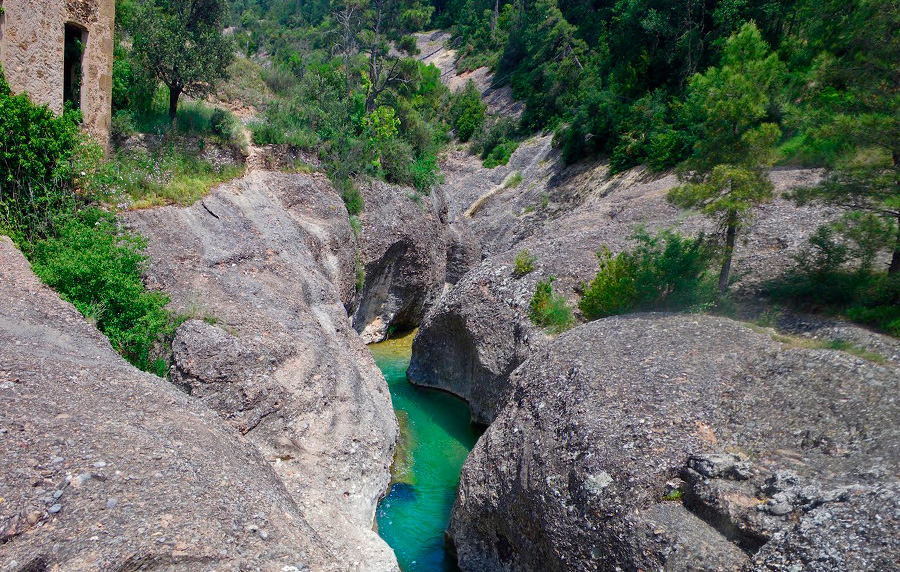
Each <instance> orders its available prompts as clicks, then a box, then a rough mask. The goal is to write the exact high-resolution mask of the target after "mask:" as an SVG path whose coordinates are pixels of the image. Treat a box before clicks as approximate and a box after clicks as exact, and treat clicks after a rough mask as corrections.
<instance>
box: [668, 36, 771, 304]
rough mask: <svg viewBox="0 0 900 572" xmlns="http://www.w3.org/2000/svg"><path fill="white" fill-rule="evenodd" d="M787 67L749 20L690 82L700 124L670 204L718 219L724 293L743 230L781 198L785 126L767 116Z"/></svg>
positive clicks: (692, 104)
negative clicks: (779, 156) (777, 192)
mask: <svg viewBox="0 0 900 572" xmlns="http://www.w3.org/2000/svg"><path fill="white" fill-rule="evenodd" d="M781 76H782V64H781V63H780V62H779V61H778V57H777V56H776V55H775V54H772V53H771V52H770V50H769V47H768V45H766V43H765V41H764V40H763V38H762V35H761V34H760V32H759V30H758V29H757V28H756V25H755V24H753V23H748V24H745V25H744V26H743V27H742V28H741V30H740V31H739V32H738V33H736V34H735V35H734V36H732V37H731V38H729V40H728V43H727V45H726V47H725V52H724V55H723V57H722V63H721V65H720V66H719V67H717V68H710V69H709V70H708V71H706V72H705V73H703V74H697V75H695V76H694V77H693V78H692V79H691V82H690V89H689V100H688V109H689V110H691V112H693V113H694V114H695V115H696V116H697V121H698V123H699V125H700V128H699V133H698V135H699V138H698V140H699V142H698V144H697V147H696V149H695V152H694V156H693V157H692V158H690V159H689V160H688V161H686V162H685V163H684V164H683V165H681V167H680V168H679V174H678V176H679V179H680V180H681V181H682V182H684V183H685V184H684V185H682V186H680V187H677V188H675V189H673V190H672V191H671V192H670V193H669V196H668V199H669V201H670V202H672V203H673V204H675V205H678V206H680V207H684V208H696V209H699V210H700V211H701V212H702V213H704V214H706V215H707V216H709V217H711V218H713V219H715V220H716V221H717V222H718V223H719V224H720V226H721V229H722V231H723V232H724V235H725V251H724V256H723V261H722V268H721V272H720V273H719V292H720V294H721V293H724V292H725V290H726V289H727V288H728V277H729V273H730V271H731V262H732V259H733V258H734V249H735V244H736V236H737V233H738V232H739V231H740V230H741V228H742V227H744V226H745V225H746V223H747V220H748V219H749V217H750V215H751V214H752V212H753V209H754V208H755V207H756V206H757V205H759V204H761V203H764V202H766V201H769V200H771V198H772V195H773V188H772V183H771V182H770V181H769V173H768V172H769V169H770V168H771V166H772V164H773V163H774V161H775V152H774V146H775V143H776V142H777V141H778V139H779V137H780V136H781V131H780V130H779V128H778V126H777V125H775V124H774V123H768V122H766V121H765V119H766V117H767V116H768V115H769V112H770V110H771V109H772V107H773V104H774V101H775V99H774V98H775V94H776V92H777V87H778V84H779V78H780V77H781Z"/></svg>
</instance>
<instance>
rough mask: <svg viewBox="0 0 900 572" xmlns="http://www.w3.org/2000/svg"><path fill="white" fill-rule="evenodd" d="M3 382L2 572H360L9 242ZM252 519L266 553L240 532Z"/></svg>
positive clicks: (207, 414) (0, 249) (203, 413)
mask: <svg viewBox="0 0 900 572" xmlns="http://www.w3.org/2000/svg"><path fill="white" fill-rule="evenodd" d="M0 380H3V381H9V382H10V384H9V386H8V387H4V388H3V389H0V403H2V404H3V406H2V408H0V429H2V430H3V432H2V435H0V458H2V463H0V499H2V502H0V570H3V571H4V572H6V571H11V572H20V571H35V570H41V571H44V570H46V571H48V572H49V571H63V570H64V571H66V572H122V571H126V570H165V571H166V572H213V571H218V572H239V571H243V570H260V571H263V572H281V570H282V569H283V567H284V566H285V565H288V564H293V563H295V562H298V561H301V560H302V561H306V562H311V563H315V567H316V570H335V571H336V570H341V571H343V570H348V569H351V567H350V566H349V565H348V564H347V562H346V561H344V562H341V561H340V558H339V556H338V554H339V553H338V550H339V549H340V546H339V545H336V543H334V541H333V539H331V538H330V535H329V534H328V533H327V531H325V530H323V531H317V530H315V529H314V528H313V527H312V526H310V524H309V520H308V518H307V515H306V514H304V510H303V509H301V507H299V506H298V504H297V503H296V502H295V500H294V499H293V498H292V495H291V494H289V492H288V490H286V488H285V485H284V483H283V482H282V481H281V480H280V479H279V476H278V475H277V474H276V472H275V471H274V470H273V469H272V468H271V467H270V464H269V463H268V462H267V460H266V459H265V457H264V456H263V455H262V454H261V453H260V452H259V451H258V450H257V449H256V448H255V447H254V446H253V445H252V444H251V443H250V442H248V440H247V439H246V438H243V437H241V436H240V434H239V433H238V432H237V431H235V430H234V429H233V428H232V427H231V426H230V425H229V424H228V423H226V422H225V421H223V420H222V419H221V418H220V416H219V415H217V414H216V413H214V412H213V411H211V410H209V409H208V408H206V407H204V406H202V405H201V404H200V403H199V402H198V401H197V400H195V399H192V398H191V397H189V396H187V395H185V394H184V393H183V392H182V391H179V390H178V389H177V388H176V387H175V386H173V385H172V384H171V383H168V382H167V381H165V380H162V379H160V378H158V377H156V376H153V375H150V374H147V373H143V372H140V371H138V370H137V369H135V368H134V367H132V366H131V365H129V364H128V363H126V362H125V361H124V360H123V359H122V358H121V357H120V356H119V355H118V354H117V353H116V352H115V351H113V349H112V347H111V346H110V344H109V341H108V340H107V338H106V337H105V336H103V335H102V334H101V333H100V332H98V331H97V330H96V329H94V327H92V326H90V325H89V324H88V323H87V322H86V321H85V320H84V318H83V317H82V316H81V314H79V312H78V311H77V310H76V309H75V308H74V307H73V306H72V305H71V304H69V303H67V302H63V301H61V300H60V299H59V297H58V296H57V295H56V293H54V292H53V291H51V290H50V289H49V288H47V287H46V286H43V285H42V284H40V282H39V281H38V279H37V277H35V276H34V274H32V272H31V270H30V268H29V265H28V263H27V262H26V260H25V258H24V257H23V256H22V255H21V254H20V253H19V252H18V251H17V250H16V249H15V247H14V246H13V245H12V243H11V242H10V241H9V240H8V239H7V238H5V237H0ZM98 458H102V459H104V463H105V465H104V466H103V467H100V468H94V466H95V465H97V464H99V462H98V461H96V459H98ZM86 471H90V472H86ZM49 491H54V492H53V494H52V496H53V498H60V502H58V503H53V504H47V503H45V502H43V500H42V497H44V495H45V494H46V493H48V492H49ZM51 502H52V501H51ZM111 505H112V506H115V508H116V510H105V509H104V507H107V508H112V506H111ZM250 515H258V516H259V517H261V518H265V519H266V520H267V521H268V525H267V526H268V531H269V539H268V541H267V542H266V543H263V542H262V541H261V540H259V538H257V537H255V536H251V535H246V534H243V533H235V532H234V525H235V524H237V523H243V522H246V521H248V520H249V519H250V518H251V517H250ZM252 518H256V517H252Z"/></svg>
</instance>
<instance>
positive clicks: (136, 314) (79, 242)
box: [0, 70, 176, 375]
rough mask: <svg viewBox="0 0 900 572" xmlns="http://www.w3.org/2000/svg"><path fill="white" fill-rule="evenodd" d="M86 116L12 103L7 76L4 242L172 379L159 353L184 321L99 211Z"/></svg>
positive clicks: (1, 200) (95, 158)
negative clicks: (152, 287)
mask: <svg viewBox="0 0 900 572" xmlns="http://www.w3.org/2000/svg"><path fill="white" fill-rule="evenodd" d="M78 119H79V118H78V115H77V114H74V113H66V114H65V115H63V116H61V117H56V116H54V115H53V113H52V112H51V111H50V110H49V109H48V108H47V107H45V106H37V105H34V104H33V103H31V101H30V100H29V99H28V97H27V96H26V95H19V96H12V95H11V94H10V92H9V89H8V86H7V85H6V83H5V80H4V79H3V75H2V70H0V161H2V163H3V167H4V168H3V171H2V172H3V175H4V176H3V180H2V181H0V233H2V234H7V235H9V236H10V237H11V238H12V239H13V241H14V242H16V244H17V246H18V247H19V248H20V249H21V250H22V252H23V253H24V254H25V255H26V256H27V257H28V259H29V260H30V261H31V263H32V267H33V268H34V271H35V273H36V274H37V275H38V276H39V277H40V278H41V279H42V280H43V281H44V282H46V283H47V284H49V285H50V286H51V287H53V288H55V289H56V290H57V291H58V292H59V293H60V295H61V296H62V297H63V298H65V299H66V300H69V301H70V302H72V303H73V304H74V305H75V307H77V308H78V310H79V311H81V312H82V313H83V314H84V315H85V316H86V317H87V318H88V319H89V320H91V321H92V322H94V323H95V324H96V325H97V327H98V328H99V329H100V330H101V331H102V332H104V333H105V334H106V335H107V336H109V338H110V341H111V342H112V344H113V347H115V348H116V350H118V351H119V352H120V353H122V355H123V356H124V357H125V358H126V359H128V360H129V361H130V362H131V363H133V364H134V365H136V366H137V367H140V368H142V369H145V370H148V371H153V372H155V373H157V374H159V375H165V373H166V369H167V367H166V363H165V361H164V360H161V359H157V358H158V356H160V355H161V353H160V352H159V347H158V346H159V344H160V343H161V342H163V341H164V340H165V339H166V337H167V336H170V335H171V333H172V331H173V329H174V327H175V324H176V320H175V317H174V316H171V315H169V313H168V312H167V311H166V310H165V309H164V308H165V305H166V303H167V299H166V297H165V296H163V295H161V294H158V293H152V292H148V291H147V290H146V288H145V287H144V285H143V283H142V282H141V273H142V271H143V269H144V265H145V263H146V258H145V256H144V255H143V250H144V243H143V241H142V240H141V239H140V237H138V236H136V235H134V234H131V233H128V232H125V231H123V230H122V229H121V228H119V226H118V224H117V223H116V222H115V219H114V217H113V216H112V215H110V214H108V213H106V212H103V211H102V210H100V209H97V208H95V207H90V206H89V202H90V201H91V200H92V199H96V198H97V197H96V196H95V195H94V193H97V192H102V188H103V182H102V179H103V172H104V170H105V169H106V168H107V167H108V165H104V164H103V163H102V161H101V159H100V150H99V149H98V148H97V147H96V146H95V145H92V144H90V143H89V142H88V141H86V140H85V139H84V138H83V137H82V136H81V135H80V128H79V125H78Z"/></svg>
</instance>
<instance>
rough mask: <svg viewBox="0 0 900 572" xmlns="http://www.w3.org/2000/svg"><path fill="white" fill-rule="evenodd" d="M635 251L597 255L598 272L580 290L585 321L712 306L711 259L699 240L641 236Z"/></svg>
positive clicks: (667, 234)
mask: <svg viewBox="0 0 900 572" xmlns="http://www.w3.org/2000/svg"><path fill="white" fill-rule="evenodd" d="M634 238H635V240H637V242H638V245H637V247H636V248H635V249H633V250H626V251H623V252H620V253H619V254H618V255H615V256H613V254H612V253H611V252H610V251H609V250H608V249H604V250H603V251H602V252H598V253H597V258H599V259H600V270H599V271H598V272H597V276H596V277H595V278H594V279H593V280H592V281H591V282H590V283H588V284H585V285H584V288H583V290H584V294H583V295H582V297H581V300H580V302H579V303H578V307H579V309H580V310H581V312H582V313H583V314H584V316H585V318H587V319H588V320H596V319H598V318H603V317H606V316H612V315H616V314H625V313H628V312H634V311H645V310H683V309H698V308H702V307H704V306H706V305H708V304H710V303H711V302H712V300H713V299H714V296H715V294H714V293H715V290H714V285H713V284H712V281H711V280H710V273H709V268H710V265H711V263H712V259H713V252H712V250H711V249H710V247H709V245H708V243H707V242H706V239H705V237H704V236H703V235H700V236H698V237H696V238H685V237H682V236H681V235H679V234H677V233H674V232H670V231H664V232H662V233H660V234H658V235H656V236H651V235H649V234H647V233H646V232H643V231H641V232H639V233H637V234H636V235H635V236H634Z"/></svg>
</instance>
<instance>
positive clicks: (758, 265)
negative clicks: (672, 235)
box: [409, 143, 830, 423]
mask: <svg viewBox="0 0 900 572" xmlns="http://www.w3.org/2000/svg"><path fill="white" fill-rule="evenodd" d="M534 145H537V146H538V147H539V146H540V145H539V144H538V143H535V144H534ZM519 152H521V153H523V154H525V157H527V159H526V160H525V162H526V163H528V164H536V166H535V167H534V169H533V171H529V172H530V173H532V174H531V175H529V176H526V177H524V178H523V181H522V183H520V184H519V185H518V186H515V187H503V188H502V191H500V192H497V193H495V194H493V195H490V197H489V198H488V199H487V200H485V201H483V204H482V205H481V207H479V208H478V209H477V210H476V211H475V212H474V213H473V214H471V216H470V217H465V216H464V215H463V218H465V220H466V222H467V224H469V225H470V226H471V227H472V228H473V229H474V232H475V234H476V236H478V237H480V238H481V237H484V238H483V240H485V241H486V242H485V243H484V244H485V246H484V248H485V249H486V250H487V251H488V252H490V251H494V252H497V253H496V254H494V255H492V256H490V257H489V258H487V259H486V260H484V262H482V263H481V264H480V265H479V266H478V267H477V268H475V269H474V270H472V271H470V272H469V273H468V274H466V275H465V277H464V278H463V279H462V280H460V282H459V283H458V284H457V285H456V286H455V287H454V288H453V289H452V290H451V291H450V292H448V293H447V294H446V295H445V296H444V297H443V298H442V299H441V300H440V302H439V303H438V304H437V305H435V307H434V308H433V309H432V311H431V312H430V313H429V314H428V315H427V316H426V318H425V320H424V321H423V323H422V327H421V329H420V331H419V334H418V336H417V337H416V340H415V343H414V345H413V357H412V363H411V365H410V370H409V376H410V379H411V380H412V381H414V382H415V383H417V384H421V385H427V386H433V387H439V388H441V389H445V390H448V391H451V392H453V393H455V394H457V395H459V396H461V397H463V398H464V399H466V400H467V401H468V402H469V404H470V405H471V407H472V410H473V418H474V419H475V420H476V421H479V422H482V423H488V422H490V421H491V420H492V419H493V416H494V415H495V414H496V412H497V410H498V408H499V407H500V406H501V405H502V403H503V400H502V395H503V394H504V392H505V391H506V389H507V380H508V377H509V374H510V373H512V371H513V370H514V369H515V368H516V367H518V366H519V364H521V363H522V362H523V361H524V360H525V359H526V358H527V357H528V356H529V355H531V353H532V352H533V351H534V350H535V349H536V348H540V347H542V346H543V345H544V344H545V343H546V342H547V341H548V338H547V337H546V336H545V335H544V334H543V333H542V332H541V331H540V330H539V329H537V328H535V327H534V325H533V324H532V323H531V321H530V319H529V318H528V315H527V313H528V307H529V302H530V299H531V296H532V295H533V293H534V290H535V284H536V283H537V282H538V281H539V280H544V279H546V278H548V277H549V276H555V277H556V282H554V290H555V291H557V292H560V293H562V294H563V295H564V296H566V297H567V298H568V299H569V300H570V301H571V303H572V305H573V306H574V304H575V303H576V302H577V300H578V297H579V294H578V291H579V290H580V286H581V285H582V284H583V283H584V282H586V281H589V280H591V279H592V278H593V277H594V275H595V274H596V272H597V268H598V262H597V257H596V253H597V252H598V251H599V250H601V249H602V248H603V247H604V246H606V247H608V248H609V249H610V250H611V251H612V252H614V253H615V252H618V251H621V250H622V249H624V248H627V247H628V246H629V245H630V244H631V240H630V237H631V236H632V235H633V233H634V231H635V229H637V228H639V227H641V226H643V227H646V228H647V229H648V230H651V231H655V230H659V229H663V228H670V227H675V228H676V229H677V230H678V231H679V232H681V233H683V234H687V235H693V234H696V233H698V232H700V231H706V232H714V231H715V228H714V227H713V226H712V225H711V224H710V222H709V221H708V220H706V219H704V218H703V217H700V216H698V215H696V214H691V213H687V212H685V211H680V210H678V209H676V208H674V207H672V206H670V205H669V204H667V202H666V199H665V196H666V193H667V191H668V190H669V189H671V188H672V187H673V186H675V185H676V184H677V180H676V179H675V177H674V176H671V175H670V176H659V175H653V174H649V173H646V172H644V171H643V170H640V169H636V170H633V171H629V172H626V173H622V174H619V175H616V176H609V174H608V173H607V171H606V168H605V167H604V166H602V165H593V166H591V165H579V166H574V167H571V168H569V169H564V170H559V169H561V167H559V166H558V165H557V166H556V167H553V168H550V167H547V166H546V164H545V163H544V162H543V160H535V157H534V156H533V153H534V151H533V150H528V148H527V147H526V148H524V149H522V150H521V151H517V154H518V153H519ZM539 156H540V155H539ZM513 159H514V160H516V157H515V156H514V157H513ZM511 164H513V161H511ZM551 173H556V174H551ZM816 177H817V173H815V172H810V171H802V170H801V171H775V172H774V173H773V174H772V178H773V181H774V182H775V184H776V187H777V188H779V189H781V190H785V189H787V188H790V187H794V186H798V185H808V184H810V182H811V181H815V180H816ZM465 180H468V179H467V178H461V179H459V180H458V177H455V176H454V175H452V174H448V179H447V184H446V185H445V186H444V191H445V192H446V193H447V200H448V202H449V203H450V204H451V207H450V213H451V216H452V214H453V213H454V212H455V211H454V209H456V212H459V211H461V210H462V207H460V206H458V205H459V204H465V203H467V202H468V201H469V199H470V198H471V196H470V195H466V194H465V193H466V192H468V191H464V189H465V188H466V185H465V184H464V181H465ZM541 196H544V197H546V200H545V201H544V203H546V204H544V203H542V202H541V200H542V199H541ZM454 197H456V198H455V199H454ZM460 198H462V200H461V201H460ZM454 201H456V204H457V206H456V207H454V206H453V204H454ZM529 205H530V206H531V209H529V207H528V206H529ZM468 211H469V212H470V213H471V212H472V209H471V208H470V207H469V208H468ZM828 216H830V213H829V212H828V211H825V210H822V209H814V208H797V207H795V206H794V205H792V204H791V203H789V202H787V201H784V200H777V201H775V202H773V203H771V204H768V205H765V206H763V207H762V208H760V209H759V212H758V216H757V218H756V221H755V223H754V225H753V228H752V230H751V232H750V234H748V235H747V241H746V243H743V244H741V245H740V247H739V248H738V251H737V259H736V262H735V269H736V274H737V275H738V276H739V281H738V283H737V284H736V285H735V290H736V295H737V296H753V295H754V294H755V293H756V292H757V290H758V287H759V285H760V284H761V283H762V282H763V281H765V280H767V279H770V278H773V277H775V276H776V275H777V274H778V273H780V272H781V271H783V270H785V269H786V268H787V266H788V265H790V264H791V254H793V253H795V252H797V251H798V250H799V248H800V247H801V246H802V245H803V243H804V241H805V239H806V237H807V236H809V234H810V233H812V232H813V231H814V230H815V229H816V228H817V226H818V225H819V224H821V222H822V221H823V220H824V219H826V218H827V217H828ZM487 237H493V238H487ZM522 250H528V251H529V252H530V253H531V254H533V255H535V256H536V257H537V262H536V264H535V270H534V271H533V272H531V273H530V274H528V275H526V276H522V277H518V276H515V275H514V274H513V268H514V260H515V257H516V254H517V253H518V252H520V251H522Z"/></svg>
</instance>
